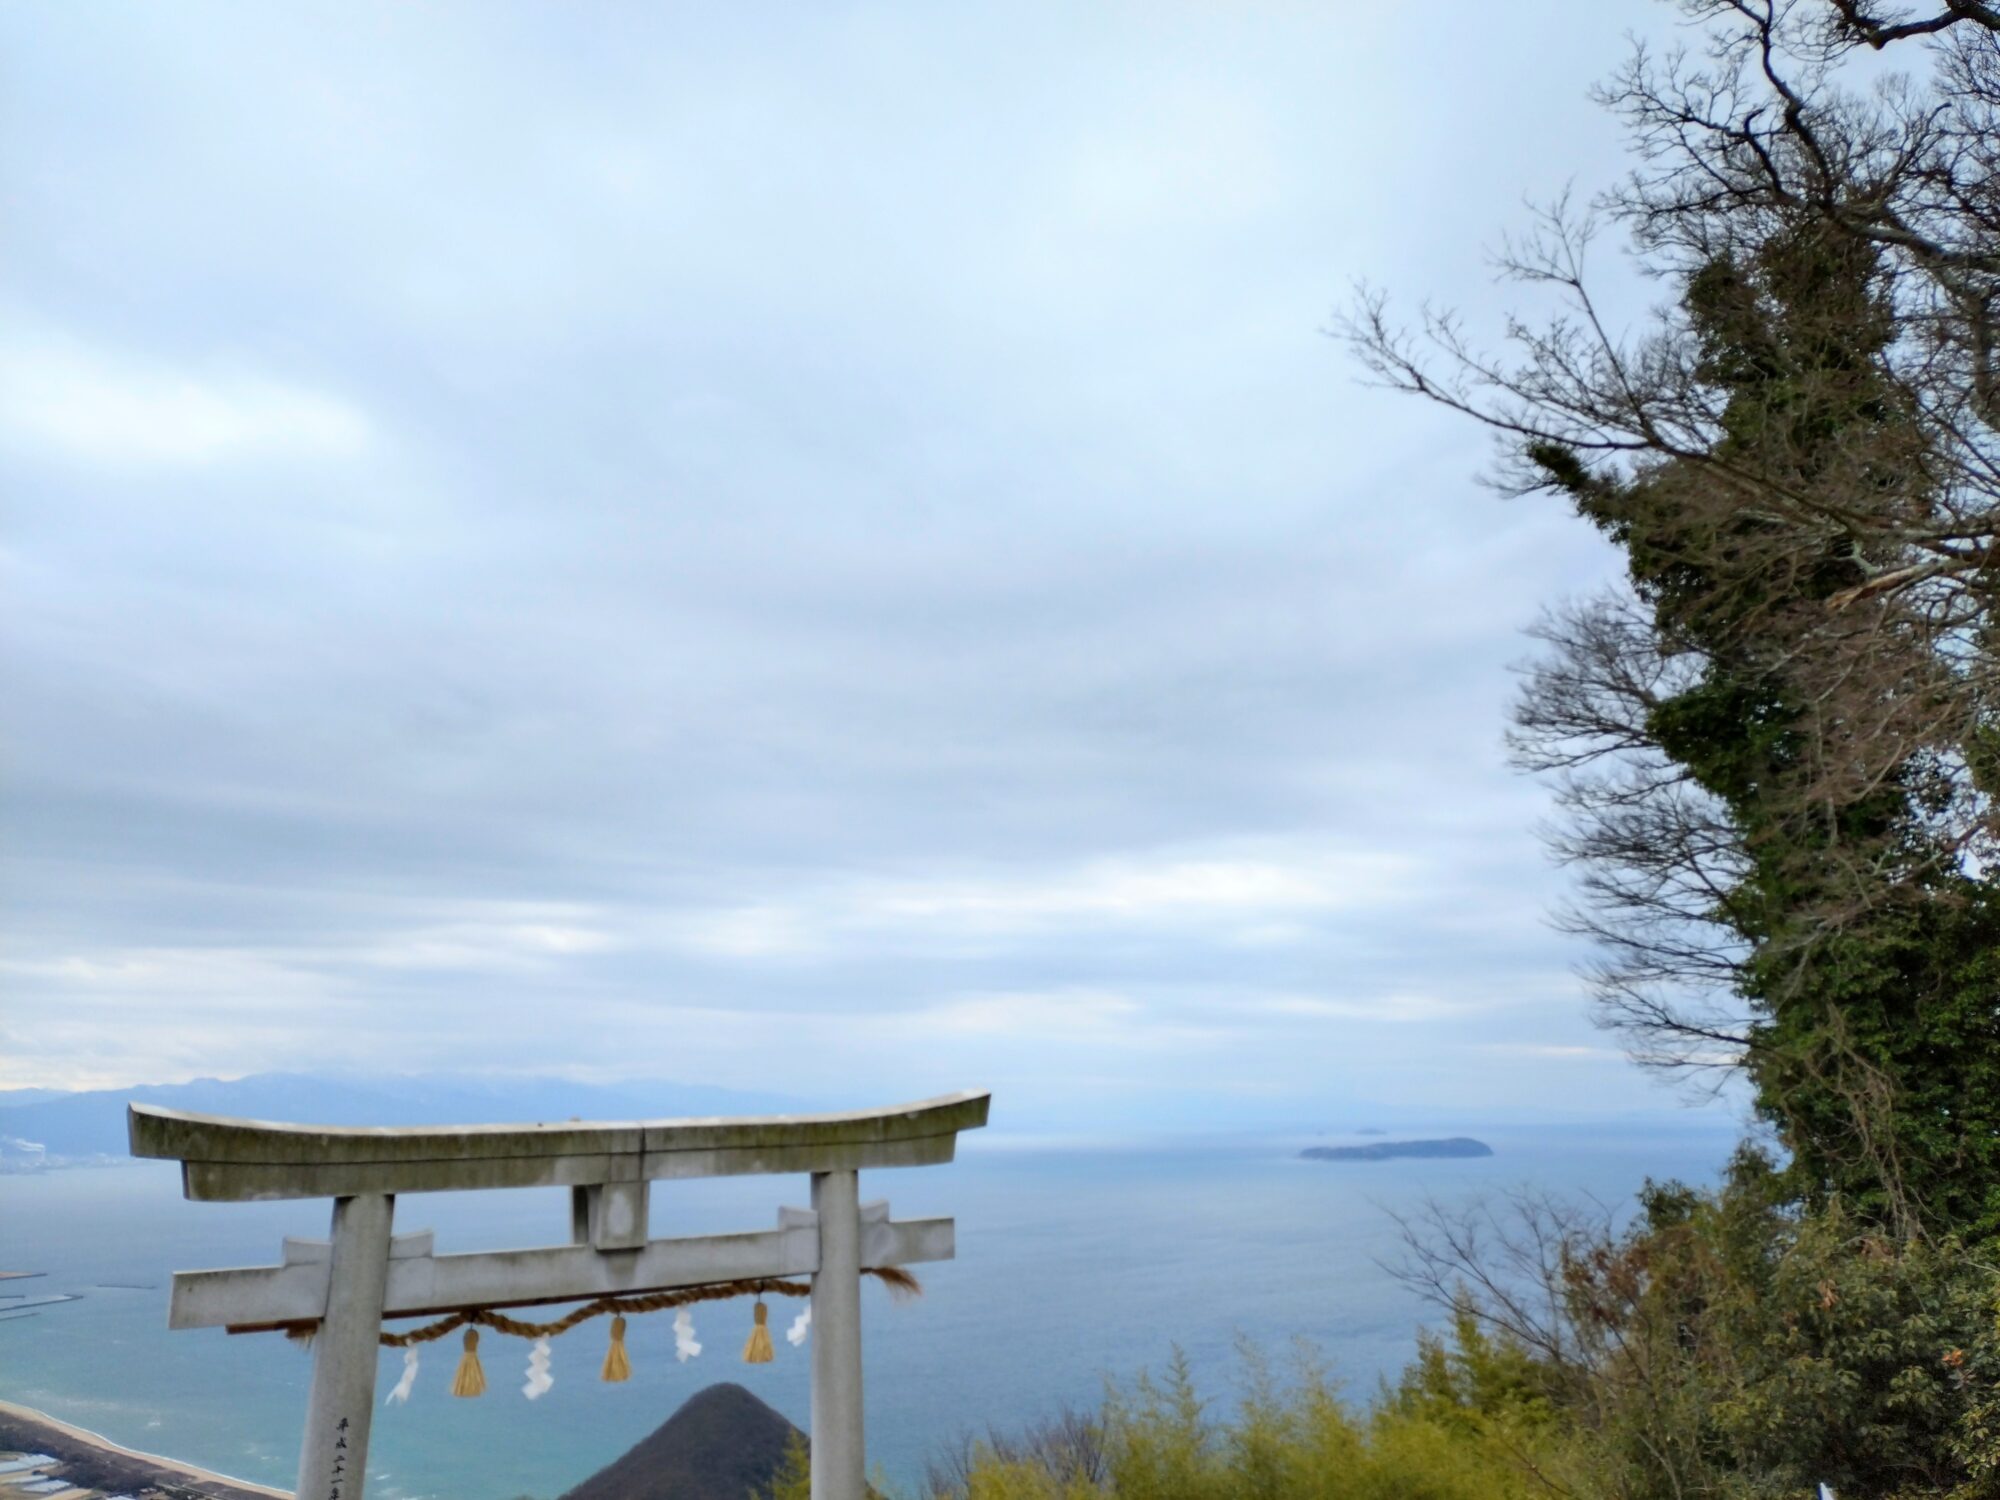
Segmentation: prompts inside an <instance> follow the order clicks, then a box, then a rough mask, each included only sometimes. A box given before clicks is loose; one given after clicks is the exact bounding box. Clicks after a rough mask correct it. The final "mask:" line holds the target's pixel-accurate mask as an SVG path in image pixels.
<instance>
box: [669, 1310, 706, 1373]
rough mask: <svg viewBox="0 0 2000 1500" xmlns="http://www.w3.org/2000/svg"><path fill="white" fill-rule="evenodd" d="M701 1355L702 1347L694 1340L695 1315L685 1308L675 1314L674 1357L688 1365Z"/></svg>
mask: <svg viewBox="0 0 2000 1500" xmlns="http://www.w3.org/2000/svg"><path fill="white" fill-rule="evenodd" d="M699 1353H701V1345H700V1344H698V1343H696V1342H695V1338H694V1314H693V1313H691V1312H689V1311H688V1310H687V1309H686V1308H685V1307H683V1308H682V1309H681V1310H680V1311H679V1312H677V1313H675V1314H674V1357H675V1358H676V1359H678V1360H679V1361H680V1362H681V1363H682V1364H686V1363H687V1362H688V1361H689V1360H691V1359H693V1358H694V1357H695V1356H696V1355H697V1354H699Z"/></svg>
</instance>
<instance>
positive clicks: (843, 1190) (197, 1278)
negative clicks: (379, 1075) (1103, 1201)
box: [128, 1092, 991, 1500]
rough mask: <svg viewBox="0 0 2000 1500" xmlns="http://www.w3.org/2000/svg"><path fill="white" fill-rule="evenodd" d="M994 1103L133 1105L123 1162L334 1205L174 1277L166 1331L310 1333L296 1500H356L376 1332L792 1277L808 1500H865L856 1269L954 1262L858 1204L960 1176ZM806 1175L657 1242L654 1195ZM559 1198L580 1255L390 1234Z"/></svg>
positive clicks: (196, 1181) (237, 1191)
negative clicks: (651, 1208) (535, 1113)
mask: <svg viewBox="0 0 2000 1500" xmlns="http://www.w3.org/2000/svg"><path fill="white" fill-rule="evenodd" d="M990 1100H991V1096H990V1095H988V1094H986V1093H981V1092H967V1093H960V1094H948V1095H945V1096H943V1097H941V1098H937V1099H927V1100H924V1101H923V1102H921V1103H918V1104H906V1105H902V1106H899V1107H897V1108H894V1109H885V1110H857V1111H853V1112H850V1113H841V1114H817V1115H766V1116H751V1117H744V1118H734V1119H694V1120H647V1121H622V1122H617V1123H609V1124H583V1123H577V1122H568V1123H554V1124H534V1125H472V1126H432V1127H418V1128H412V1129H402V1128H374V1127H325V1126H316V1125H282V1124H272V1123H267V1122H265V1121H260V1120H230V1119H223V1118H219V1117H216V1116H212V1115H199V1114H188V1113H184V1112H182V1111H180V1110H172V1109H158V1108H155V1107H154V1106H152V1105H146V1104H134V1105H131V1106H129V1109H128V1124H129V1129H130V1134H131V1144H132V1154H133V1155H134V1156H146V1157H155V1158H163V1159H166V1160H172V1161H178V1162H180V1163H181V1186H182V1191H183V1193H184V1195H185V1196H186V1197H188V1198H190V1199H195V1200H200V1201H207V1202H247V1201H252V1200H260V1199H276V1198H331V1199H333V1228H332V1236H331V1238H330V1240H294V1239H287V1240H286V1241H285V1246H284V1264H282V1265H277V1266H268V1267H265V1266H260V1267H252V1268H247V1269H242V1270H224V1271H177V1272H175V1273H174V1289H173V1299H172V1303H171V1307H170V1310H169V1313H168V1319H167V1323H168V1326H169V1327H171V1328H214V1327H226V1328H230V1329H232V1330H236V1331H250V1330H255V1329H262V1328H273V1327H278V1326H283V1325H288V1324H298V1323H302V1322H317V1323H318V1325H319V1327H318V1332H317V1335H316V1336H315V1338H314V1340H313V1373H312V1394H311V1396H310V1398H309V1401H308V1405H307V1409H306V1429H305V1440H304V1443H303V1444H302V1446H301V1449H300V1453H299V1481H298V1488H297V1495H298V1500H362V1496H363V1490H364V1488H365V1486H366V1482H367V1461H368V1432H369V1427H370V1423H371V1420H372V1418H373V1415H374V1409H375V1370H376V1363H377V1357H378V1343H377V1340H378V1338H379V1337H380V1334H381V1331H382V1320H383V1319H384V1318H385V1317H389V1318H401V1317H417V1316H426V1317H428V1316H442V1315H447V1314H450V1313H454V1312H466V1311H474V1310H479V1309H493V1308H500V1307H528V1306H534V1305H536V1304H545V1303H552V1302H577V1301H584V1300H588V1299H592V1298H597V1297H604V1296H614V1295H620V1294H625V1293H633V1294H637V1293H643V1292H655V1291H667V1290H670V1289H673V1288H678V1287H697V1286H705V1285H712V1284H715V1283H720V1282H732V1281H748V1280H754V1279H759V1278H775V1277H782V1276H807V1275H809V1276H811V1278H812V1495H813V1500H864V1497H865V1496H866V1494H867V1482H866V1477H865V1471H866V1460H865V1457H864V1450H863V1446H862V1402H861V1272H862V1268H863V1267H887V1266H902V1265H911V1264H915V1263H918V1262H922V1261H936V1260H949V1259H951V1257H952V1254H953V1250H954V1229H953V1223H952V1221H951V1220H950V1219H913V1220H907V1221H902V1220H894V1219H891V1218H890V1217H889V1211H888V1205H887V1204H886V1203H869V1204H863V1203H862V1202H861V1201H860V1191H859V1181H858V1177H857V1173H858V1172H859V1171H860V1169H862V1168H864V1167H868V1168H874V1167H917V1166H928V1165H931V1164H933V1163H937V1162H947V1161H950V1160H951V1159H952V1156H953V1153H954V1151H955V1149H956V1145H957V1140H958V1132H959V1131H961V1130H974V1129H977V1128H978V1127H980V1126H982V1125H984V1124H985V1123H986V1113H987V1106H988V1104H989V1103H990ZM770 1172H805V1173H809V1174H810V1175H811V1178H812V1207H811V1208H810V1209H796V1208H786V1209H781V1210H779V1214H778V1226H777V1228H775V1229H767V1230H762V1231H759V1232H754V1233H749V1234H723V1235H704V1236H697V1237H689V1238H681V1239H660V1240H656V1239H651V1238H649V1237H648V1232H647V1206H648V1196H649V1193H648V1189H649V1186H650V1184H651V1183H653V1182H655V1181H662V1180H672V1179H677V1178H693V1177H734V1176H741V1175H745V1174H750V1173H770ZM513 1187H567V1188H569V1189H570V1238H571V1241H572V1243H570V1244H567V1245H561V1246H557V1247H553V1248H549V1249H540V1250H503V1251H497V1252H490V1253H483V1254H471V1255H438V1254H435V1253H434V1252H433V1245H432V1235H431V1233H430V1231H428V1230H425V1231H422V1232H419V1233H416V1234H393V1233H392V1230H391V1221H392V1219H393V1217H394V1213H395V1201H396V1196H397V1195H398V1194H400V1193H425V1192H446V1191H453V1192H456V1191H465V1190H469V1189H483V1188H513Z"/></svg>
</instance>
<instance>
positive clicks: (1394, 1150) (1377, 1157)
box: [1299, 1135, 1493, 1161]
mask: <svg viewBox="0 0 2000 1500" xmlns="http://www.w3.org/2000/svg"><path fill="white" fill-rule="evenodd" d="M1492 1154H1493V1148H1492V1147H1491V1146H1489V1145H1487V1144H1486V1142H1484V1141H1475V1140H1474V1139H1473V1138H1472V1137H1471V1136H1469V1135H1454V1136H1451V1137H1449V1138H1447V1139H1445V1140H1441V1141H1373V1142H1371V1143H1369V1144H1368V1145H1366V1146H1308V1147H1307V1148H1306V1149H1305V1150H1303V1151H1301V1152H1300V1153H1299V1155H1301V1156H1303V1157H1305V1158H1306V1159H1307V1160H1309V1161H1389V1160H1392V1159H1393V1158H1395V1157H1399V1156H1416V1157H1440V1156H1491V1155H1492Z"/></svg>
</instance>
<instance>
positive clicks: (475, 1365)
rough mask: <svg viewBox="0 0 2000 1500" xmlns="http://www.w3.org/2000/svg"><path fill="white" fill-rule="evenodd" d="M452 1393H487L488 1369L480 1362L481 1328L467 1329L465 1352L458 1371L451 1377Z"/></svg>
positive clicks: (477, 1394) (466, 1394)
mask: <svg viewBox="0 0 2000 1500" xmlns="http://www.w3.org/2000/svg"><path fill="white" fill-rule="evenodd" d="M451 1393H452V1394H453V1395H454V1396H483V1395H485V1394H486V1371H485V1370H483V1369H481V1368H480V1364H479V1330H478V1329H477V1328H468V1329H466V1330H465V1353H464V1354H463V1355H461V1356H460V1357H459V1361H458V1373H457V1374H455V1375H453V1376H452V1377H451Z"/></svg>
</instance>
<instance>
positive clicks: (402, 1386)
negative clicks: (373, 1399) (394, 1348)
mask: <svg viewBox="0 0 2000 1500" xmlns="http://www.w3.org/2000/svg"><path fill="white" fill-rule="evenodd" d="M416 1383H417V1346H416V1345H415V1344H412V1345H410V1347H409V1348H407V1349H405V1350H404V1351H403V1375H402V1378H401V1379H400V1380H398V1381H397V1382H396V1384H395V1386H394V1387H393V1388H392V1389H391V1390H390V1392H389V1400H388V1401H385V1402H383V1403H382V1404H383V1405H384V1406H387V1405H388V1404H389V1401H393V1402H395V1403H396V1404H397V1405H398V1406H400V1405H402V1403H403V1402H405V1401H407V1400H409V1399H410V1387H411V1386H413V1385H415V1384H416Z"/></svg>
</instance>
